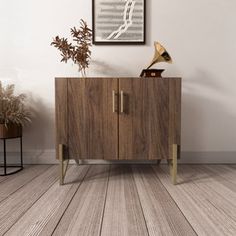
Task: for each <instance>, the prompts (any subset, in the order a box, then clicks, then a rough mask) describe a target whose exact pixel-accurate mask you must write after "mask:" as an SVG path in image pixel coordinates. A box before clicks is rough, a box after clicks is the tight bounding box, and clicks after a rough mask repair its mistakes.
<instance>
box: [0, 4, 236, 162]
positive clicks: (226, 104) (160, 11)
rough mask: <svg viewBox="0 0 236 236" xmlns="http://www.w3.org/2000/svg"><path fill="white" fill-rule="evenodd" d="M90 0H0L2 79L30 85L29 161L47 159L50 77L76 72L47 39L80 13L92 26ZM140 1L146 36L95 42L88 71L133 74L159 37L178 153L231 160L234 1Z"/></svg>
mask: <svg viewBox="0 0 236 236" xmlns="http://www.w3.org/2000/svg"><path fill="white" fill-rule="evenodd" d="M91 2H92V0H70V1H68V0H50V1H49V0H40V1H39V0H38V1H36V0H21V1H16V0H0V33H1V37H0V80H1V81H4V82H12V83H16V85H17V88H18V89H19V90H20V91H24V92H26V93H28V94H29V95H30V100H31V103H32V106H33V107H34V110H35V117H34V119H33V123H32V124H31V125H29V126H28V127H27V128H25V133H24V135H25V139H24V150H25V152H26V153H28V159H27V160H28V161H30V159H31V158H32V159H33V160H34V161H35V160H36V161H38V162H40V161H41V162H43V161H47V160H49V159H50V158H51V159H50V160H53V158H54V157H53V156H54V152H53V148H54V77H56V76H77V75H78V72H77V68H76V67H75V66H72V64H71V63H68V64H62V63H60V62H59V61H60V56H59V52H58V51H57V50H56V49H55V48H53V47H51V46H50V42H51V41H52V38H53V37H54V36H56V35H58V34H59V35H60V36H65V37H69V36H70V30H69V29H70V27H73V26H76V25H78V23H79V20H80V19H81V18H83V19H84V20H86V21H87V22H88V24H89V25H90V26H91V22H92V16H91ZM146 2H147V44H146V45H145V46H93V48H92V63H91V66H90V69H89V75H91V76H138V75H139V73H140V71H141V70H142V68H143V67H145V66H146V65H147V64H148V63H149V61H150V60H151V58H152V54H153V41H154V40H158V41H160V42H161V43H163V44H164V45H165V46H166V48H167V49H168V51H169V53H170V54H171V55H172V57H173V60H174V64H172V65H169V64H162V65H161V64H160V65H159V67H161V68H166V72H165V75H166V76H181V77H182V78H183V105H182V112H183V113H182V149H183V151H184V153H183V156H184V160H185V161H188V160H189V161H190V160H192V161H196V162H197V161H198V160H199V161H204V160H207V161H213V162H214V160H215V161H216V162H217V161H218V162H227V161H231V162H232V161H235V157H236V155H235V154H236V122H235V118H236V109H235V107H236V67H235V65H233V63H234V64H235V55H236V30H235V29H236V14H235V11H236V2H235V1H234V0H227V1H224V0H198V1H196V0H179V1H171V0H147V1H146ZM29 153H30V155H29ZM198 154H199V155H198ZM26 156H27V155H26ZM48 158H49V159H48Z"/></svg>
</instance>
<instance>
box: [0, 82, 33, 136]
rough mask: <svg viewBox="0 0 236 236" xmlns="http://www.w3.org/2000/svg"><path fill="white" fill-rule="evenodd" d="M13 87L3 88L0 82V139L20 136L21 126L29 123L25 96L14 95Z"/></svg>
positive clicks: (11, 85) (29, 115)
mask: <svg viewBox="0 0 236 236" xmlns="http://www.w3.org/2000/svg"><path fill="white" fill-rule="evenodd" d="M14 90H15V85H14V84H9V85H6V86H5V87H4V86H3V85H2V83H1V81H0V138H1V139H5V138H14V137H20V136H22V126H23V125H24V124H25V123H26V122H29V121H30V117H31V114H30V111H29V110H28V109H27V107H26V105H25V100H26V95H25V94H23V93H22V94H19V95H15V94H14Z"/></svg>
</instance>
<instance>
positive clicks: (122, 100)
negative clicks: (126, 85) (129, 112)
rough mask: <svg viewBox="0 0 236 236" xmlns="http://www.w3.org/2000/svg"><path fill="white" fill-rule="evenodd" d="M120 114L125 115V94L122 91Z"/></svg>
mask: <svg viewBox="0 0 236 236" xmlns="http://www.w3.org/2000/svg"><path fill="white" fill-rule="evenodd" d="M120 113H124V92H123V90H121V91H120Z"/></svg>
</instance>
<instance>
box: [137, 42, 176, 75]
mask: <svg viewBox="0 0 236 236" xmlns="http://www.w3.org/2000/svg"><path fill="white" fill-rule="evenodd" d="M154 47H155V53H154V57H153V59H152V62H151V63H150V65H149V66H148V67H147V69H144V70H142V72H141V74H140V76H141V77H161V73H162V72H163V71H164V69H150V68H151V67H152V66H153V65H154V64H156V63H159V62H167V63H172V59H171V57H170V55H169V53H168V52H167V51H166V49H165V48H164V47H163V46H162V45H161V44H160V43H158V42H154Z"/></svg>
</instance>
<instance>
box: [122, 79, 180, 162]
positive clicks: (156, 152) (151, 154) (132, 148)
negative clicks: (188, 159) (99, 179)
mask: <svg viewBox="0 0 236 236" xmlns="http://www.w3.org/2000/svg"><path fill="white" fill-rule="evenodd" d="M175 82H176V81H175V79H173V80H171V79H161V78H160V79H159V78H147V79H134V78H124V79H119V91H120V114H119V159H135V160H137V159H140V160H141V159H142V160H145V159H150V160H152V159H168V158H170V155H171V153H170V151H171V145H172V142H174V143H177V142H178V143H179V142H180V140H179V135H178V134H179V129H180V128H178V127H180V124H179V121H180V118H179V117H177V116H176V114H180V111H179V107H177V106H176V103H177V102H179V104H180V101H179V99H180V93H177V95H176V94H174V96H172V93H173V91H175V89H176V88H175V87H173V86H172V85H171V87H170V86H169V84H170V83H175ZM177 82H180V81H177ZM179 85H180V83H179ZM172 87H173V88H172ZM179 88H180V87H179ZM175 99H176V100H175ZM172 103H173V104H172ZM173 108H175V110H174V111H171V109H172V110H173ZM176 127H177V128H176Z"/></svg>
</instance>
